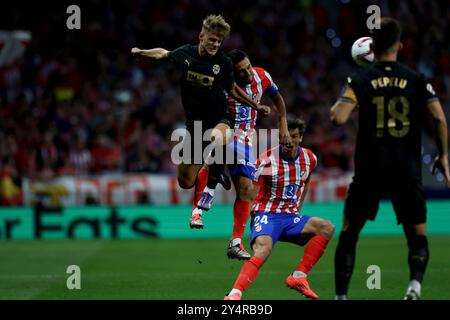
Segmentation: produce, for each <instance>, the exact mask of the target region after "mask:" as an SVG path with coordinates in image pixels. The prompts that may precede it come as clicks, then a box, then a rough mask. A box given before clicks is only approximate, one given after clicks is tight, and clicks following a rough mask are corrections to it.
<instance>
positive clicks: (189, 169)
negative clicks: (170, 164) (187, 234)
mask: <svg viewBox="0 0 450 320" xmlns="http://www.w3.org/2000/svg"><path fill="white" fill-rule="evenodd" d="M201 169H202V165H199V164H185V163H181V164H179V165H178V167H177V177H178V184H179V185H180V187H181V188H183V189H190V188H192V187H193V186H194V185H195V186H196V187H197V184H198V175H199V173H200V171H201ZM189 226H190V227H191V228H198V229H201V228H203V221H202V212H201V211H199V212H197V211H195V210H193V211H192V213H191V218H190V220H189Z"/></svg>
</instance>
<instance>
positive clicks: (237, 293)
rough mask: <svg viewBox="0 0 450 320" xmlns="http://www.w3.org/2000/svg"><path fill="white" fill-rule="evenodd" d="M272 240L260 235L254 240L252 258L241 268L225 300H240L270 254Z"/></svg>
mask: <svg viewBox="0 0 450 320" xmlns="http://www.w3.org/2000/svg"><path fill="white" fill-rule="evenodd" d="M272 246H273V243H272V238H271V237H270V236H269V235H262V236H258V237H256V238H255V240H254V243H253V247H252V248H253V251H254V253H255V254H254V256H253V257H251V258H250V260H248V261H246V262H245V263H244V265H243V266H242V268H241V271H240V273H239V276H238V277H237V279H236V282H235V283H234V285H233V289H232V290H231V291H230V293H229V294H228V295H227V296H226V297H225V300H241V296H242V293H243V292H244V291H245V290H246V289H247V288H248V287H249V286H250V285H251V284H252V282H253V281H254V280H255V279H256V277H257V276H258V272H259V269H260V268H261V266H262V265H263V264H264V262H265V261H266V260H267V258H268V257H269V256H270V254H271V253H272Z"/></svg>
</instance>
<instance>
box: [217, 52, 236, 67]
mask: <svg viewBox="0 0 450 320" xmlns="http://www.w3.org/2000/svg"><path fill="white" fill-rule="evenodd" d="M214 58H215V59H216V61H218V62H219V63H227V64H231V65H232V64H233V62H232V61H231V58H230V56H229V55H227V54H226V53H225V52H224V51H222V50H219V51H217V53H216V55H215V57H214Z"/></svg>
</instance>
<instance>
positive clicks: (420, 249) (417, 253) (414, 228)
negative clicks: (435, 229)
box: [403, 223, 429, 300]
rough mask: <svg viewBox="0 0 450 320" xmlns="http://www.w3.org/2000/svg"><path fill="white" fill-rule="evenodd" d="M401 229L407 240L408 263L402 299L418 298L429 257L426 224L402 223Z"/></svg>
mask: <svg viewBox="0 0 450 320" xmlns="http://www.w3.org/2000/svg"><path fill="white" fill-rule="evenodd" d="M403 230H404V232H405V235H406V239H407V241H408V264H409V284H408V288H407V289H406V294H405V297H404V299H405V300H418V299H420V295H421V286H422V280H423V277H424V274H425V270H426V267H427V264H428V259H429V249H428V240H427V236H426V224H425V223H421V224H415V225H410V224H403Z"/></svg>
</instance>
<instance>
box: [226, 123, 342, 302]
mask: <svg viewBox="0 0 450 320" xmlns="http://www.w3.org/2000/svg"><path fill="white" fill-rule="evenodd" d="M288 128H289V134H290V136H291V140H292V142H291V143H287V144H284V145H280V146H277V147H275V148H273V149H271V150H269V151H268V152H267V154H265V155H262V156H260V157H259V160H258V162H257V164H256V172H255V177H254V180H255V183H256V184H257V185H259V193H258V197H257V198H256V200H255V204H254V207H253V211H254V216H253V219H252V234H251V239H250V244H251V246H252V248H253V250H254V253H255V254H254V256H253V257H252V258H251V259H250V260H248V261H247V262H246V263H245V264H244V266H243V267H242V269H241V272H240V274H239V276H238V278H237V280H236V282H235V284H234V286H233V289H232V290H231V292H230V293H229V294H228V295H227V296H226V297H225V300H240V299H241V296H242V292H243V291H244V290H245V289H247V288H248V287H249V286H250V284H251V283H252V282H253V280H254V279H255V278H256V276H257V275H258V271H259V269H260V267H261V266H262V265H263V264H264V262H265V261H266V260H267V258H268V257H269V256H270V254H271V252H272V248H273V246H274V245H275V243H276V242H277V241H278V240H280V241H284V242H291V243H294V244H297V245H300V246H305V251H304V254H303V258H302V260H301V261H300V263H299V264H298V266H297V268H296V270H295V271H294V272H293V273H292V274H290V275H289V276H288V277H287V278H286V285H287V286H289V287H290V288H292V289H294V290H297V291H298V292H300V293H301V294H302V295H304V296H306V297H307V298H311V299H317V298H318V296H317V295H316V294H315V293H314V292H313V291H312V290H311V289H310V287H309V284H308V282H307V280H306V276H307V274H308V272H309V271H310V270H311V268H312V267H313V266H314V265H315V264H316V263H317V261H318V260H319V259H320V257H321V256H322V254H323V253H324V251H325V249H326V246H327V245H328V242H329V241H330V239H331V238H332V237H333V233H334V226H333V224H332V223H331V222H330V221H327V220H324V219H321V218H317V217H311V216H306V215H301V214H300V209H301V205H302V203H303V201H304V200H305V196H306V193H307V190H308V183H309V181H310V178H311V172H312V171H313V170H314V168H315V167H316V164H317V158H316V156H315V155H314V154H313V153H312V151H311V150H309V149H306V148H303V147H301V146H300V142H301V141H302V138H303V132H304V129H305V123H304V121H303V120H300V119H297V120H292V121H289V122H288Z"/></svg>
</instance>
